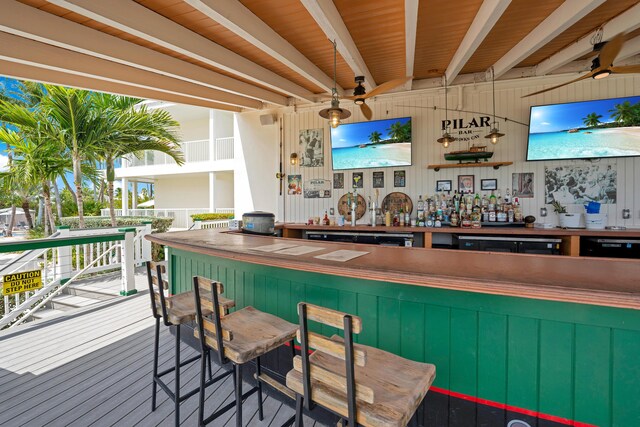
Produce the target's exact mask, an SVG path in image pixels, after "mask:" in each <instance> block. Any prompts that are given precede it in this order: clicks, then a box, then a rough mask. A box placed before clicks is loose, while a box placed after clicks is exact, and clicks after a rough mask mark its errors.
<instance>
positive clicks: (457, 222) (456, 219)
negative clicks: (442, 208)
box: [450, 210, 460, 227]
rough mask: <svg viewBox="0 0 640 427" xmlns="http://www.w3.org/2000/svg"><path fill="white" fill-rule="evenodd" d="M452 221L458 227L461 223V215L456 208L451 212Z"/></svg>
mask: <svg viewBox="0 0 640 427" xmlns="http://www.w3.org/2000/svg"><path fill="white" fill-rule="evenodd" d="M450 221H451V226H452V227H458V226H459V225H460V216H459V215H458V212H456V211H455V210H454V211H453V212H451V219H450Z"/></svg>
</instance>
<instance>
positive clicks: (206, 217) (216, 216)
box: [191, 213, 235, 221]
mask: <svg viewBox="0 0 640 427" xmlns="http://www.w3.org/2000/svg"><path fill="white" fill-rule="evenodd" d="M234 217H235V214H232V213H202V214H193V215H191V219H192V220H194V221H195V220H197V219H199V220H201V221H217V220H220V219H233V218H234Z"/></svg>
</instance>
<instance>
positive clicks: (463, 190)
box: [458, 175, 475, 194]
mask: <svg viewBox="0 0 640 427" xmlns="http://www.w3.org/2000/svg"><path fill="white" fill-rule="evenodd" d="M474 189H475V176H474V175H458V193H460V194H472V193H473V192H474Z"/></svg>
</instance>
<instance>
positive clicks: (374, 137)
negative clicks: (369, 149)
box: [369, 131, 382, 144]
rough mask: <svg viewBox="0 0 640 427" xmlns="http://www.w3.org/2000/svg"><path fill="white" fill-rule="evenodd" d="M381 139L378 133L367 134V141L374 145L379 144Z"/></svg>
mask: <svg viewBox="0 0 640 427" xmlns="http://www.w3.org/2000/svg"><path fill="white" fill-rule="evenodd" d="M381 138H382V134H381V133H380V132H378V131H373V132H371V134H369V141H371V142H373V143H374V144H377V143H378V142H380V139H381Z"/></svg>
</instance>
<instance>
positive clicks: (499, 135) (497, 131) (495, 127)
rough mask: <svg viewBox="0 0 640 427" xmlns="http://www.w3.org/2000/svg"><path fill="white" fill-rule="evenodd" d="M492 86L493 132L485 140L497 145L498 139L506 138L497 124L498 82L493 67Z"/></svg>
mask: <svg viewBox="0 0 640 427" xmlns="http://www.w3.org/2000/svg"><path fill="white" fill-rule="evenodd" d="M491 86H492V88H493V123H491V131H490V133H489V135H487V136H485V138H489V140H490V141H491V143H492V144H497V143H498V139H499V138H502V137H503V136H504V133H500V127H499V126H498V122H496V80H495V76H494V72H493V66H492V67H491Z"/></svg>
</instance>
